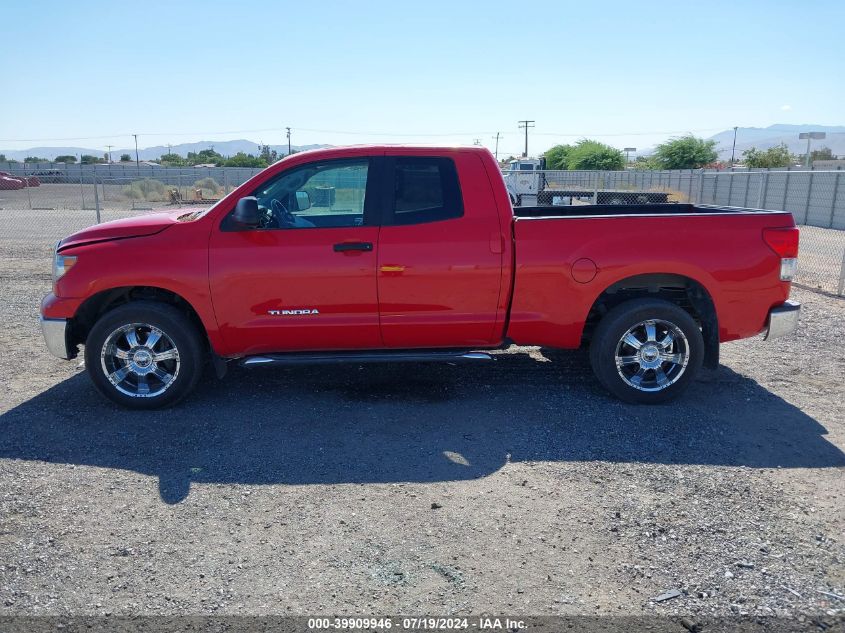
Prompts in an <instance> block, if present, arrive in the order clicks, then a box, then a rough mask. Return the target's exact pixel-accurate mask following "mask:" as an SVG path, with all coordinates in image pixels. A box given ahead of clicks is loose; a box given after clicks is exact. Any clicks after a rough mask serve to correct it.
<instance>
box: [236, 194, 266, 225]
mask: <svg viewBox="0 0 845 633" xmlns="http://www.w3.org/2000/svg"><path fill="white" fill-rule="evenodd" d="M232 220H234V221H235V222H236V223H237V224H240V225H241V226H243V227H246V228H255V227H257V226H258V225H259V224H261V212H260V211H259V210H258V198H256V197H255V196H246V197H245V198H241V199H240V200H238V203H237V204H236V205H235V212H234V213H233V214H232Z"/></svg>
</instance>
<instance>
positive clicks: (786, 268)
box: [763, 226, 799, 281]
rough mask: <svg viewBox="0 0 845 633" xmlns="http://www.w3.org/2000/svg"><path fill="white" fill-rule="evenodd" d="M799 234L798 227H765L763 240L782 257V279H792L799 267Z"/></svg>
mask: <svg viewBox="0 0 845 633" xmlns="http://www.w3.org/2000/svg"><path fill="white" fill-rule="evenodd" d="M798 236H799V231H798V229H797V228H796V227H794V226H790V227H787V228H782V229H763V241H764V242H766V244H767V245H768V247H769V248H771V249H772V250H773V251H774V252H775V254H776V255H777V256H778V257H780V258H781V259H780V279H781V281H792V278H793V277H794V276H795V271H796V269H797V268H798V259H797V258H798Z"/></svg>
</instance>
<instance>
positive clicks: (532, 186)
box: [502, 157, 546, 206]
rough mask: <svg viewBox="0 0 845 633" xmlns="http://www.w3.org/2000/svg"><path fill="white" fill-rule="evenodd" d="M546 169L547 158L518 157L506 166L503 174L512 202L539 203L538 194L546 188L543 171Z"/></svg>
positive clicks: (515, 203) (514, 203)
mask: <svg viewBox="0 0 845 633" xmlns="http://www.w3.org/2000/svg"><path fill="white" fill-rule="evenodd" d="M545 169H546V159H545V158H543V157H540V158H516V159H514V160H512V161H510V162H508V164H507V165H506V166H505V169H503V170H502V175H503V176H504V179H505V187H506V188H507V190H508V197H509V198H510V200H511V204H513V205H514V206H521V205H522V204H523V202H524V203H525V204H526V206H531V205H533V204H536V203H537V197H536V196H537V195H538V194H539V193H540V192H541V191H543V189H544V188H545V178H544V177H543V173H542V172H543V171H544V170H545Z"/></svg>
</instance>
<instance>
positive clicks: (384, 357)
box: [241, 350, 494, 367]
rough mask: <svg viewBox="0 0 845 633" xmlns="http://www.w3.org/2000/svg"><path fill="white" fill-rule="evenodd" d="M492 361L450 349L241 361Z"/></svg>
mask: <svg viewBox="0 0 845 633" xmlns="http://www.w3.org/2000/svg"><path fill="white" fill-rule="evenodd" d="M479 360H494V358H493V357H492V356H491V355H490V354H488V353H486V352H454V351H443V350H432V351H426V350H416V351H399V352H383V351H378V352H325V353H310V352H308V353H298V352H297V353H289V354H265V355H263V356H249V357H247V358H245V359H243V360H242V361H241V365H243V366H244V367H256V366H258V365H320V364H329V363H431V362H437V363H466V362H472V361H479Z"/></svg>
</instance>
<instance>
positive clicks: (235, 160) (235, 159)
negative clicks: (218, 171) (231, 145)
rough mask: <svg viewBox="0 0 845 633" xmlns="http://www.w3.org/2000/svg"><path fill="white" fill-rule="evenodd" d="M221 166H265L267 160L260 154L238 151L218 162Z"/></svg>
mask: <svg viewBox="0 0 845 633" xmlns="http://www.w3.org/2000/svg"><path fill="white" fill-rule="evenodd" d="M219 164H220V166H221V167H266V166H267V161H265V160H264V159H263V158H261V157H260V156H253V155H252V154H244V153H243V152H238V153H237V154H235V155H234V156H232V157H231V158H229V159H227V160H225V161H223V162H221V163H219Z"/></svg>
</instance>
